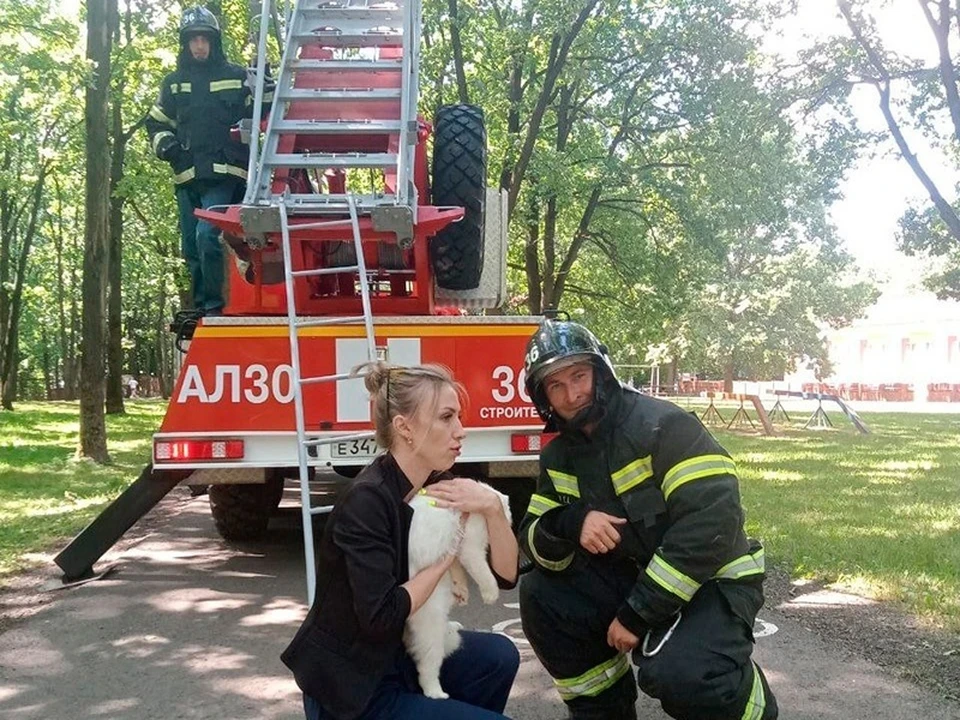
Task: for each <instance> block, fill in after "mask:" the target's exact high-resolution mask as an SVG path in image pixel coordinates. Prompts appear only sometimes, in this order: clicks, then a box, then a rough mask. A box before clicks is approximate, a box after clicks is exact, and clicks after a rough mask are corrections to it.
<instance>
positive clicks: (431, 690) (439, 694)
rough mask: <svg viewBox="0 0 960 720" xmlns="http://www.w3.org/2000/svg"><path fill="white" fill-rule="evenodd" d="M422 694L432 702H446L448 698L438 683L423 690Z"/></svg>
mask: <svg viewBox="0 0 960 720" xmlns="http://www.w3.org/2000/svg"><path fill="white" fill-rule="evenodd" d="M423 694H424V695H426V696H427V697H428V698H433V699H434V700H447V699H449V697H450V696H449V695H447V694H446V693H445V692H444V691H443V688H442V687H440V683H437V684H436V685H431V686H429V687H425V688H423Z"/></svg>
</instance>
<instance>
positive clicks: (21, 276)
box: [0, 163, 47, 410]
mask: <svg viewBox="0 0 960 720" xmlns="http://www.w3.org/2000/svg"><path fill="white" fill-rule="evenodd" d="M46 177H47V164H46V163H41V164H40V171H39V173H38V174H37V179H36V180H35V181H34V186H33V189H32V192H31V200H30V217H29V219H28V220H27V227H26V229H25V230H24V234H23V240H22V241H21V244H20V255H19V257H18V258H17V267H16V280H15V281H14V285H13V294H12V296H11V297H10V303H9V305H8V308H7V314H8V319H7V321H8V323H9V324H8V325H7V334H6V339H5V341H4V343H3V356H2V357H0V384H2V386H3V393H2V399H0V403H2V405H3V407H4V409H6V410H13V401H14V400H16V397H17V391H16V385H17V368H18V365H19V362H20V359H19V354H20V343H19V333H20V313H21V311H22V310H23V283H24V280H25V278H26V275H27V259H28V258H29V257H30V248H31V247H32V246H33V238H34V237H35V236H36V234H37V221H38V219H39V217H40V201H41V199H42V198H43V185H44V181H45V180H46Z"/></svg>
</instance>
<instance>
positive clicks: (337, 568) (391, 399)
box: [281, 362, 520, 720]
mask: <svg viewBox="0 0 960 720" xmlns="http://www.w3.org/2000/svg"><path fill="white" fill-rule="evenodd" d="M368 367H369V373H368V374H367V375H366V377H365V383H366V387H367V390H368V391H369V392H370V396H371V401H372V403H373V408H374V410H373V416H374V418H373V424H374V428H375V429H376V438H377V444H378V445H380V446H381V447H383V448H386V450H387V451H386V453H384V454H383V455H381V456H379V457H378V458H376V459H375V460H374V461H373V462H371V463H370V464H369V465H368V466H367V467H366V468H364V469H363V471H362V472H361V473H360V474H359V475H358V476H357V478H356V480H355V481H354V482H353V483H351V484H350V486H349V488H348V489H347V490H346V492H345V493H344V495H343V497H342V498H341V499H340V500H339V502H338V503H337V506H336V507H335V508H334V510H333V513H331V515H330V518H329V520H328V521H327V525H326V528H325V529H324V533H323V539H322V541H321V542H320V546H319V549H318V551H317V589H316V598H315V599H314V601H313V606H312V607H311V608H310V611H309V613H308V614H307V617H306V619H305V620H304V621H303V624H302V625H301V626H300V629H299V630H298V631H297V634H296V636H295V637H294V639H293V642H291V643H290V646H289V647H288V648H287V649H286V650H285V651H284V652H283V655H282V656H281V658H282V660H283V662H284V663H286V665H287V666H288V667H289V668H290V669H291V670H293V674H294V677H295V678H296V681H297V684H298V685H299V686H300V689H301V690H303V694H304V695H303V700H304V710H305V713H306V718H307V720H328V719H329V720H392V719H397V720H401V719H404V718H409V720H421V718H430V719H431V720H444V719H447V720H454V719H456V720H496V719H497V718H503V717H504V716H503V715H502V714H501V713H502V712H503V709H504V707H505V706H506V704H507V697H508V696H509V694H510V688H511V686H512V685H513V680H514V677H515V676H516V674H517V669H518V667H519V663H520V657H519V654H518V653H517V649H516V646H514V644H513V642H512V641H511V640H510V639H509V638H507V637H504V636H503V635H498V634H494V633H489V632H467V631H465V630H463V631H461V637H462V643H461V645H460V648H459V649H458V650H456V651H455V652H454V653H453V654H452V655H450V656H449V657H447V658H446V660H445V661H444V663H443V666H442V667H441V670H440V682H441V684H442V686H443V688H444V690H445V691H446V692H447V693H449V695H450V699H447V700H441V699H430V698H427V697H426V696H425V695H424V694H423V692H422V691H421V689H420V686H419V684H418V682H417V669H416V666H415V665H414V663H413V660H412V659H411V658H410V656H409V655H408V654H407V652H406V651H405V649H404V646H403V642H402V640H403V630H404V625H405V623H406V620H407V618H408V617H409V616H410V615H412V614H413V613H414V612H416V611H417V610H418V609H419V608H420V607H421V606H422V605H423V603H424V602H426V600H427V598H429V597H430V595H431V594H432V593H433V591H434V589H435V588H436V586H437V583H439V582H440V579H441V578H442V577H443V576H444V574H445V573H446V572H447V571H448V570H449V568H450V565H451V564H452V562H453V559H454V556H453V555H448V556H447V557H446V558H444V559H443V560H441V561H439V562H437V563H436V564H435V565H431V566H429V567H427V568H425V569H424V570H421V571H420V572H419V573H417V574H416V575H414V576H413V577H408V574H409V571H408V535H409V531H410V523H411V520H412V518H413V512H414V511H413V510H412V509H411V508H410V506H409V505H408V503H409V501H410V499H411V498H413V497H414V496H415V495H417V493H418V492H419V491H420V489H421V488H423V487H424V486H426V487H427V490H426V492H427V494H429V495H432V496H433V497H434V498H435V500H436V502H437V503H438V504H441V506H442V507H451V508H454V509H457V510H460V511H462V512H465V513H471V514H472V513H479V514H481V515H483V517H484V519H485V520H486V526H487V532H488V535H489V538H490V555H489V557H490V560H489V562H490V567H491V569H492V570H493V572H494V575H495V576H496V577H497V584H498V585H499V586H500V587H512V586H514V585H515V584H516V581H517V570H518V551H517V542H516V539H515V538H514V535H513V531H512V529H511V526H510V523H509V521H508V520H507V516H506V513H505V512H504V510H503V506H502V505H501V503H500V499H499V498H498V496H497V495H496V494H495V493H493V492H491V491H489V490H488V489H487V488H486V487H485V486H484V485H481V484H480V483H478V482H475V481H473V480H469V479H466V478H453V476H452V475H450V474H449V473H447V472H446V471H448V470H449V469H450V468H451V467H452V466H453V464H454V462H455V461H456V459H457V456H458V455H459V453H460V446H461V444H462V443H463V438H464V436H465V433H464V429H463V425H462V424H461V422H460V397H459V396H460V393H461V392H462V388H461V387H460V386H459V385H458V384H457V383H455V382H454V380H453V378H452V377H451V376H450V374H449V372H448V371H447V370H446V369H444V368H442V367H440V366H437V365H421V366H415V367H406V368H403V367H391V366H389V365H387V364H385V363H382V362H378V363H372V364H370V365H369V366H368Z"/></svg>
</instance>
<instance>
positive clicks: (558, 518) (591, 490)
mask: <svg viewBox="0 0 960 720" xmlns="http://www.w3.org/2000/svg"><path fill="white" fill-rule="evenodd" d="M525 367H526V373H527V376H526V382H527V389H528V391H529V393H530V397H531V398H532V399H533V402H534V404H535V406H536V408H537V411H538V412H539V413H540V415H541V416H542V417H543V419H544V420H545V421H546V423H547V430H548V431H558V432H559V435H558V436H557V437H556V438H555V439H554V440H553V441H552V442H551V443H550V444H549V445H547V446H546V447H545V448H544V450H543V451H542V453H541V455H540V479H539V482H538V484H537V491H536V493H535V494H534V495H533V497H532V498H531V500H530V505H529V508H528V510H527V514H526V516H525V517H524V518H523V522H522V523H521V526H520V540H521V544H522V546H523V549H524V550H525V552H526V553H527V555H528V556H529V557H530V558H531V559H532V560H533V564H534V569H533V571H532V572H530V573H528V574H526V575H525V576H524V578H523V580H522V583H521V587H520V615H521V620H522V623H523V631H524V633H525V635H526V637H527V639H528V640H529V641H530V643H531V645H532V646H533V649H534V651H535V652H536V654H537V657H538V658H539V659H540V661H541V662H542V663H543V665H544V667H545V668H546V669H547V671H548V672H549V673H550V675H551V676H552V677H553V680H554V684H555V686H556V688H557V690H558V691H559V693H560V696H561V697H562V698H563V700H564V702H565V703H566V704H567V707H568V709H569V711H570V714H571V716H572V717H573V718H575V719H578V720H581V719H584V718H591V719H593V718H596V719H597V720H601V719H602V720H622V719H628V718H629V719H631V720H633V719H635V718H636V717H637V715H636V708H635V702H636V698H637V689H636V685H635V684H634V679H633V675H632V673H631V671H630V661H629V654H630V653H632V656H633V662H634V664H635V665H636V667H637V683H638V684H639V686H640V689H642V690H643V691H644V692H645V693H646V694H647V695H650V696H651V697H654V698H657V699H659V700H660V703H661V706H662V707H663V710H664V712H666V713H667V714H668V715H670V716H671V717H673V718H677V719H678V720H741V719H743V720H773V718H776V717H777V703H776V700H775V698H774V696H773V694H772V693H771V691H770V687H769V686H768V685H767V681H766V678H765V677H764V675H763V673H762V672H761V670H760V668H759V666H757V664H756V663H754V662H752V660H751V657H750V656H751V653H752V651H753V624H754V620H755V618H756V614H757V611H758V610H759V609H760V607H761V605H762V604H763V588H762V583H763V572H764V561H763V550H762V548H761V547H760V545H759V543H757V542H755V541H751V540H749V539H748V538H747V537H746V535H745V534H744V531H743V520H744V517H743V509H742V507H741V504H740V495H739V490H738V485H737V470H736V466H735V464H734V462H733V460H731V459H730V456H729V455H728V454H727V453H726V451H725V450H724V449H723V448H722V447H721V446H720V445H719V444H718V443H717V442H716V440H714V439H713V437H712V436H711V435H710V434H709V433H708V432H707V431H706V429H705V428H704V427H703V425H702V424H701V423H700V422H699V420H697V418H696V416H694V415H692V414H690V413H688V412H685V411H683V410H681V409H680V408H678V407H677V406H676V405H673V404H672V403H668V402H665V401H662V400H658V399H656V398H651V397H648V396H645V395H641V394H639V393H637V392H635V391H633V390H631V389H630V388H627V387H625V386H623V385H621V384H620V383H619V382H618V381H617V379H616V376H615V374H614V370H613V365H612V364H611V362H610V359H609V356H608V354H607V350H606V348H605V347H604V346H602V345H601V344H600V343H599V342H598V341H597V339H596V338H595V337H594V336H593V334H592V333H590V331H589V330H587V329H586V328H585V327H583V326H581V325H578V324H577V323H573V322H566V321H554V320H547V321H545V322H544V323H543V325H542V326H541V327H540V329H539V330H538V331H537V333H536V334H534V335H533V337H531V339H530V341H529V343H528V344H527V356H526V359H525Z"/></svg>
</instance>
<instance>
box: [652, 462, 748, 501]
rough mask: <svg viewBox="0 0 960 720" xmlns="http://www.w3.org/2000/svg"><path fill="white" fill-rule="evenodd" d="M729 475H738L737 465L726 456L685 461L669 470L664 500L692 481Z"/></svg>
mask: <svg viewBox="0 0 960 720" xmlns="http://www.w3.org/2000/svg"><path fill="white" fill-rule="evenodd" d="M727 473H729V474H730V475H736V474H737V465H736V463H734V462H733V460H731V459H730V458H728V457H727V456H726V455H698V456H697V457H692V458H690V459H689V460H684V461H683V462H680V463H677V464H676V465H674V466H673V467H672V468H670V469H669V470H667V474H666V475H664V476H663V485H662V486H661V487H662V490H663V498H664V500H666V499H667V498H669V497H670V494H671V493H672V492H673V491H674V490H676V489H677V488H678V487H680V486H681V485H684V484H686V483H688V482H690V481H691V480H699V479H700V478H705V477H710V476H711V475H725V474H727Z"/></svg>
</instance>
